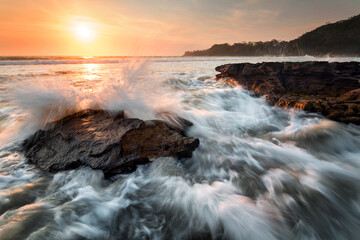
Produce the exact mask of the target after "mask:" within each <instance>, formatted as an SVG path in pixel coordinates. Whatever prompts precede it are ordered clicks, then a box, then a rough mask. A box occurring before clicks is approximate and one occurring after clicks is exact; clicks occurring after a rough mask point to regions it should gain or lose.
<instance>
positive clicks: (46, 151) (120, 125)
mask: <svg viewBox="0 0 360 240" xmlns="http://www.w3.org/2000/svg"><path fill="white" fill-rule="evenodd" d="M183 121H185V120H183ZM198 146H199V139H195V138H192V137H186V136H185V135H184V132H183V129H180V128H179V126H173V125H171V124H170V123H167V122H164V121H160V120H152V121H142V120H140V119H136V118H125V117H124V114H123V113H119V114H117V115H115V116H113V115H110V114H109V113H107V112H106V111H103V110H84V111H81V112H78V113H76V114H73V115H70V116H67V117H65V118H63V119H61V120H59V121H57V122H54V123H51V124H49V125H48V126H47V127H46V130H39V131H38V132H36V133H35V134H34V135H33V136H31V137H30V138H28V139H27V140H25V141H24V143H23V147H24V150H25V156H26V157H27V158H28V159H29V161H30V162H32V163H34V164H35V165H37V166H38V167H39V168H40V169H43V170H45V171H49V172H57V171H61V170H67V169H74V168H77V167H79V166H90V167H91V168H93V169H101V170H103V171H104V173H105V175H106V176H111V175H115V174H118V173H127V172H131V171H134V170H135V169H136V166H137V165H139V164H146V163H148V162H150V161H151V160H152V159H155V158H159V157H167V156H173V157H177V158H186V157H191V155H192V152H193V151H194V150H195V149H196V148H197V147H198Z"/></svg>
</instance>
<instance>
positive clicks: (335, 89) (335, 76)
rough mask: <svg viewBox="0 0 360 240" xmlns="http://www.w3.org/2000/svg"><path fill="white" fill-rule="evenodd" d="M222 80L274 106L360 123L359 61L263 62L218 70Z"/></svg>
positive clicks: (218, 68)
mask: <svg viewBox="0 0 360 240" xmlns="http://www.w3.org/2000/svg"><path fill="white" fill-rule="evenodd" d="M216 71H218V72H220V74H218V75H216V77H217V78H218V79H225V81H226V82H227V83H229V84H240V85H241V86H243V87H244V88H245V89H247V90H249V91H252V92H253V93H254V94H255V95H256V96H260V95H265V96H266V99H267V100H268V102H269V103H270V104H272V105H276V106H280V107H284V108H288V107H291V108H295V109H299V110H300V109H302V110H305V111H309V112H316V113H319V114H322V115H324V116H325V117H328V118H329V119H332V120H335V121H340V122H345V123H355V124H360V95H359V94H360V82H359V81H360V63H359V62H345V63H338V62H332V63H329V62H263V63H257V64H251V63H239V64H225V65H222V66H218V67H216Z"/></svg>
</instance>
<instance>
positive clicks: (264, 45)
mask: <svg viewBox="0 0 360 240" xmlns="http://www.w3.org/2000/svg"><path fill="white" fill-rule="evenodd" d="M303 55H311V56H326V55H329V56H360V15H357V16H354V17H351V18H349V19H347V20H342V21H339V22H336V23H329V24H326V25H323V26H321V27H318V28H316V29H315V30H313V31H311V32H308V33H305V34H303V35H302V36H300V37H298V38H297V39H294V40H292V41H289V42H287V41H277V40H275V39H274V40H271V41H266V42H261V41H259V42H242V43H235V44H233V45H230V44H228V43H224V44H215V45H213V46H212V47H211V48H209V49H206V50H198V51H187V52H185V54H184V56H303Z"/></svg>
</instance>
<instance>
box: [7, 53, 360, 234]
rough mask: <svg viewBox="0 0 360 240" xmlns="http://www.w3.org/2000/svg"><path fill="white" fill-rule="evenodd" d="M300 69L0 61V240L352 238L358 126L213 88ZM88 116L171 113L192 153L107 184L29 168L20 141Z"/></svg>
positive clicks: (160, 61)
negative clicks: (231, 76) (223, 73)
mask: <svg viewBox="0 0 360 240" xmlns="http://www.w3.org/2000/svg"><path fill="white" fill-rule="evenodd" d="M307 60H314V59H313V58H311V57H304V58H140V59H138V58H96V59H79V58H69V59H68V58H46V59H37V58H30V59H24V58H17V59H11V58H2V59H0V84H1V86H0V129H1V133H0V141H1V149H0V239H357V238H358V237H359V236H360V199H359V196H360V148H359V146H360V127H359V126H356V125H351V124H350V125H345V124H340V123H336V122H333V121H330V120H326V119H324V118H322V117H321V116H319V115H316V114H308V113H304V112H294V111H284V110H281V109H278V108H275V107H271V106H269V105H267V104H266V101H265V100H264V99H262V98H254V97H252V96H251V94H250V93H249V92H247V91H245V90H243V89H241V87H237V88H230V87H228V86H226V85H224V84H223V83H221V82H218V81H216V80H215V78H214V75H215V74H216V72H215V70H214V68H215V67H216V66H218V65H221V64H225V63H230V62H261V61H307ZM322 60H324V59H322ZM325 60H330V61H348V60H355V61H360V59H345V58H342V59H325ZM89 107H92V108H102V109H106V110H108V111H110V112H115V111H118V110H125V113H126V114H127V115H128V116H130V117H138V118H142V119H154V118H156V116H157V113H158V112H161V111H164V110H165V111H172V112H175V113H176V114H178V115H179V116H181V117H184V118H186V119H188V120H190V121H192V122H193V123H194V126H193V127H192V128H191V129H189V130H188V132H187V134H188V135H190V136H194V137H198V138H200V147H199V148H198V149H197V150H196V151H195V152H194V154H193V157H192V158H190V159H184V160H181V161H177V160H175V159H172V158H161V159H157V160H155V161H154V162H153V163H152V164H149V165H144V166H139V167H138V168H137V170H136V171H135V172H134V173H132V174H124V175H118V176H115V177H113V178H112V179H108V180H105V179H104V176H103V173H102V172H101V171H96V170H92V169H90V168H80V169H77V170H72V171H64V172H61V173H57V174H49V173H46V172H42V171H40V170H38V169H37V168H36V167H35V166H33V165H31V164H28V163H27V161H26V159H25V158H24V156H23V154H22V153H21V148H20V147H19V146H20V143H21V142H22V140H23V139H24V138H26V137H27V136H29V135H30V134H32V133H34V132H35V131H36V130H38V129H40V128H41V127H43V126H44V124H45V123H46V122H48V121H53V120H55V119H58V118H61V117H63V116H65V115H67V114H69V113H72V112H75V111H78V110H81V109H85V108H89Z"/></svg>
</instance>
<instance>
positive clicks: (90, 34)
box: [73, 22, 96, 42]
mask: <svg viewBox="0 0 360 240" xmlns="http://www.w3.org/2000/svg"><path fill="white" fill-rule="evenodd" d="M73 33H74V35H75V37H76V39H78V40H79V41H81V42H92V41H94V39H95V36H96V31H95V28H94V26H92V24H91V23H89V22H78V23H76V24H75V25H74V27H73Z"/></svg>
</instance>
